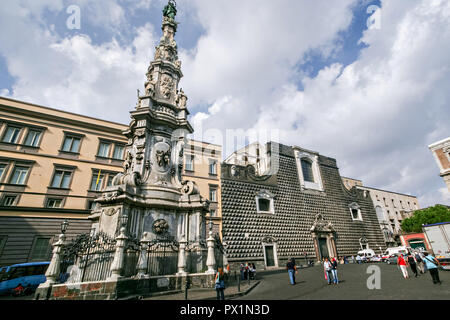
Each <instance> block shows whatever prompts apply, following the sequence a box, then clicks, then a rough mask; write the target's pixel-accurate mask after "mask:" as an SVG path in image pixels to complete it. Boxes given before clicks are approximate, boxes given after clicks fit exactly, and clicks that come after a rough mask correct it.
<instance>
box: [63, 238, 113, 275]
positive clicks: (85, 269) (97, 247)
mask: <svg viewBox="0 0 450 320" xmlns="http://www.w3.org/2000/svg"><path fill="white" fill-rule="evenodd" d="M115 248H116V240H115V239H114V238H110V237H109V236H108V235H106V234H104V233H101V232H99V233H97V234H95V235H89V234H82V235H79V236H78V237H77V238H75V239H74V240H72V241H71V242H69V243H68V244H66V245H64V247H63V251H62V255H61V274H62V276H61V282H62V283H64V282H67V281H70V282H73V283H75V282H88V281H101V280H106V278H108V277H109V276H110V275H111V264H112V262H113V260H114V254H115Z"/></svg>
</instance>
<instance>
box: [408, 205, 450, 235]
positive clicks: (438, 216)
mask: <svg viewBox="0 0 450 320" xmlns="http://www.w3.org/2000/svg"><path fill="white" fill-rule="evenodd" d="M441 222H450V208H449V207H446V206H443V205H439V204H438V205H436V206H434V207H430V208H427V209H422V210H418V211H416V212H414V215H413V216H412V217H411V218H407V219H405V220H403V222H402V230H403V231H404V232H422V225H424V224H433V223H441Z"/></svg>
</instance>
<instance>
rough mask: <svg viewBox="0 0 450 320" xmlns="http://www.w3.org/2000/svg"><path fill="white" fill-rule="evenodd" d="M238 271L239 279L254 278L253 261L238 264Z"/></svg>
mask: <svg viewBox="0 0 450 320" xmlns="http://www.w3.org/2000/svg"><path fill="white" fill-rule="evenodd" d="M240 271H241V280H248V279H249V278H250V280H254V279H255V275H256V266H255V264H254V263H249V262H246V263H245V264H244V263H241V265H240Z"/></svg>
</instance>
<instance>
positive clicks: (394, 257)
mask: <svg viewBox="0 0 450 320" xmlns="http://www.w3.org/2000/svg"><path fill="white" fill-rule="evenodd" d="M397 259H398V255H397V254H391V255H390V256H389V257H387V258H386V259H385V261H386V263H387V264H397Z"/></svg>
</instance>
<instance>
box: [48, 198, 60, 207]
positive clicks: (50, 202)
mask: <svg viewBox="0 0 450 320" xmlns="http://www.w3.org/2000/svg"><path fill="white" fill-rule="evenodd" d="M45 207H46V208H53V209H56V208H61V207H62V199H47V203H46V206H45Z"/></svg>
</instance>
